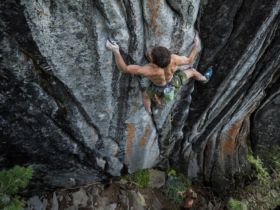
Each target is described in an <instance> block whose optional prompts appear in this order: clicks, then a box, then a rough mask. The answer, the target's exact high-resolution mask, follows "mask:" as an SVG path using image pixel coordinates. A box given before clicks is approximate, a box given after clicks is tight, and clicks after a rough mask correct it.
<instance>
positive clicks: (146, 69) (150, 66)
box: [139, 63, 155, 76]
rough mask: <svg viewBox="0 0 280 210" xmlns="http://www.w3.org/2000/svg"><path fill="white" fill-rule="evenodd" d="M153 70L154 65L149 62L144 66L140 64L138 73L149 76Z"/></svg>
mask: <svg viewBox="0 0 280 210" xmlns="http://www.w3.org/2000/svg"><path fill="white" fill-rule="evenodd" d="M154 70H155V65H154V64H151V63H149V64H146V65H145V66H142V67H141V68H140V69H139V73H140V74H142V75H144V76H150V75H151V74H153V72H154Z"/></svg>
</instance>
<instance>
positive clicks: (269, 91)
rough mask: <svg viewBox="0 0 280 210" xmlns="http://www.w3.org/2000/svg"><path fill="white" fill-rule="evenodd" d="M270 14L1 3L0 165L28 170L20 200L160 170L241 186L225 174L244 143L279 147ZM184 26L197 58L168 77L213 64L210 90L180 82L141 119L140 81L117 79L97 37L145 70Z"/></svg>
mask: <svg viewBox="0 0 280 210" xmlns="http://www.w3.org/2000/svg"><path fill="white" fill-rule="evenodd" d="M191 5H192V6H193V7H194V9H193V10H192V11H189V12H186V11H188V10H189V8H190V7H191ZM252 11H254V12H253V13H252ZM279 14H280V4H279V1H278V0H271V1H258V0H253V1H251V0H236V1H222V0H215V1H214V0H208V1H203V2H202V1H191V0H186V1H177V0H167V1H163V0H159V1H154V0H152V1H148V0H143V1H138V0H131V1H128V0H124V1H113V0H96V1H89V0H85V1H76V0H69V1H67V2H66V1H61V0H57V1H44V0H38V1H36V2H34V1H30V0H5V3H4V4H0V18H1V23H0V25H1V27H0V110H1V112H0V125H1V126H0V136H1V137H2V139H3V140H2V139H1V140H2V141H0V154H1V155H0V164H1V166H2V167H3V168H11V167H12V166H14V165H16V164H18V165H26V166H27V165H33V168H34V170H35V174H36V176H34V177H36V178H34V179H33V180H31V182H30V185H29V186H30V187H29V188H26V189H24V190H22V193H24V194H29V195H30V194H34V193H38V194H39V193H43V191H46V190H50V191H51V190H53V189H56V188H67V187H73V186H81V185H85V184H89V183H93V182H97V181H101V180H104V179H107V178H108V177H110V176H120V175H121V172H122V171H123V170H126V171H128V172H129V173H132V172H135V171H138V170H140V169H143V168H151V167H153V166H160V167H163V168H166V167H167V165H168V163H170V165H171V167H172V168H174V169H176V170H177V171H180V172H184V173H188V174H189V175H190V178H193V179H196V178H198V174H203V177H204V181H205V182H207V183H209V184H210V185H211V186H212V187H213V188H215V192H217V193H218V194H219V195H227V194H230V193H231V192H232V191H233V190H234V189H235V188H236V187H238V186H236V185H239V184H240V185H242V183H236V182H235V179H234V177H235V173H236V172H237V171H238V172H239V171H244V172H246V171H247V170H249V168H250V167H249V165H248V164H247V161H246V152H247V144H246V140H247V139H248V137H249V136H252V142H255V143H256V144H255V146H257V145H259V144H269V142H268V139H269V138H272V139H273V140H272V141H271V144H272V143H273V144H275V143H276V142H277V139H279V132H278V130H277V129H276V128H277V124H278V123H279V122H278V118H277V117H276V118H273V117H272V116H278V114H279V113H278V108H279V107H278V105H277V103H278V99H277V98H279V97H278V95H279V86H275V87H274V85H273V84H277V83H279V70H278V69H279V68H278V65H279V63H280V61H279V60H280V58H279V57H280V56H279V50H280V37H279V30H280V29H279V24H278V21H279ZM194 23H196V25H194ZM195 28H196V29H197V30H199V32H200V44H199V47H198V54H197V56H196V58H195V61H194V63H192V64H191V65H186V66H182V67H180V68H179V70H183V69H186V68H188V67H190V66H194V67H195V68H197V69H198V71H200V72H202V73H204V72H205V71H206V69H207V68H208V66H213V69H214V73H213V76H212V78H211V80H210V82H209V83H208V84H201V83H198V82H194V81H193V80H189V81H188V82H187V84H186V85H184V87H182V88H181V90H180V91H179V92H178V94H177V95H176V96H175V99H174V100H173V101H172V102H168V103H166V102H165V101H164V100H162V105H158V104H157V103H156V102H155V101H154V100H152V110H153V113H154V114H153V115H152V116H149V115H148V114H147V113H146V111H145V109H144V106H143V104H142V100H141V92H142V91H143V90H144V88H145V87H147V85H148V84H149V81H147V79H145V78H142V77H140V76H139V77H138V76H136V75H129V74H123V73H121V72H120V71H119V70H118V69H117V67H116V65H115V61H114V59H113V56H112V53H111V52H110V51H109V50H107V49H106V47H105V41H106V38H107V37H110V39H112V40H114V41H116V42H117V43H118V44H119V45H120V48H121V54H122V56H123V57H124V60H125V62H126V63H127V64H136V65H145V64H147V63H148V60H147V53H148V52H149V51H150V50H151V49H152V48H153V47H154V46H156V45H162V46H165V47H168V48H169V49H170V51H171V53H175V54H178V55H184V56H188V55H189V53H190V50H191V48H192V46H193V39H194V35H195ZM266 95H267V96H266ZM265 119H271V120H269V121H267V120H265ZM251 128H252V134H253V135H249V134H250V132H251ZM262 140H264V142H262ZM253 145H254V144H253ZM11 148H13V149H11ZM240 182H242V180H240Z"/></svg>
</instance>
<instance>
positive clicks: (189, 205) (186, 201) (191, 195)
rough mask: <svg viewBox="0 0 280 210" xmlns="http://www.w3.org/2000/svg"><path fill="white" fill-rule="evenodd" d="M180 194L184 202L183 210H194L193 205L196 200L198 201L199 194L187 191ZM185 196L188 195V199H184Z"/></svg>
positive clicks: (190, 190)
mask: <svg viewBox="0 0 280 210" xmlns="http://www.w3.org/2000/svg"><path fill="white" fill-rule="evenodd" d="M178 194H180V196H181V200H182V206H183V207H182V208H181V209H182V210H185V209H191V208H192V204H193V201H194V199H196V197H197V194H196V193H195V192H194V191H193V190H192V189H189V190H186V191H179V192H178ZM183 194H186V197H185V198H184V197H183Z"/></svg>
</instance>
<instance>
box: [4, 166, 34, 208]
mask: <svg viewBox="0 0 280 210" xmlns="http://www.w3.org/2000/svg"><path fill="white" fill-rule="evenodd" d="M32 174H33V168H32V166H28V167H27V168H24V167H20V166H15V167H14V168H13V169H10V170H8V171H6V170H2V171H1V172H0V209H5V210H21V209H22V207H23V206H24V202H22V201H20V199H19V197H18V196H14V195H15V194H16V193H17V192H18V189H19V188H20V187H22V188H24V187H26V186H27V184H28V182H29V180H30V179H31V177H32Z"/></svg>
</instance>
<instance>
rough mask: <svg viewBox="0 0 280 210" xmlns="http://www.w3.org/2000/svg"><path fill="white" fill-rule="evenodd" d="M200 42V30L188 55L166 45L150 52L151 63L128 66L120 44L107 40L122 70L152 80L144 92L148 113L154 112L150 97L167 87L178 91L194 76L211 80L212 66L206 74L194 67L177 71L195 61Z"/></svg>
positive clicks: (198, 78) (108, 46) (144, 102)
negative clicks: (175, 52)
mask: <svg viewBox="0 0 280 210" xmlns="http://www.w3.org/2000/svg"><path fill="white" fill-rule="evenodd" d="M198 43H199V37H198V32H196V35H195V39H194V46H193V48H192V50H191V52H190V54H189V56H188V57H186V56H178V55H175V54H171V53H170V51H169V50H168V49H167V48H165V47H161V46H158V47H154V48H153V50H152V51H151V52H149V53H148V58H149V59H150V60H151V63H149V64H147V65H144V66H138V65H128V66H127V65H126V64H125V62H124V60H123V58H122V56H121V54H120V51H119V46H118V45H117V44H115V43H111V42H110V41H109V40H107V42H106V47H107V48H108V49H110V50H111V51H113V54H114V57H115V61H116V64H117V66H118V68H119V70H120V71H122V72H123V73H130V74H139V75H143V76H145V77H147V78H148V79H149V80H151V81H152V83H151V84H150V86H149V87H147V88H146V90H145V91H143V92H142V101H143V104H144V106H145V108H146V111H147V113H148V114H152V113H151V101H150V98H153V97H156V98H157V97H163V96H164V89H165V88H167V87H170V86H173V87H174V88H175V93H176V92H178V90H179V87H180V86H182V85H184V84H185V83H186V82H187V79H190V78H193V79H195V80H197V81H202V82H203V83H207V82H208V81H209V79H210V77H211V75H212V69H211V68H209V69H208V70H207V72H206V73H205V74H204V76H203V75H202V74H200V73H199V72H198V71H196V70H195V69H194V68H190V69H187V70H183V71H177V72H176V70H177V67H178V66H182V65H188V64H191V63H192V62H193V60H194V58H195V56H196V53H197V46H198Z"/></svg>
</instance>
